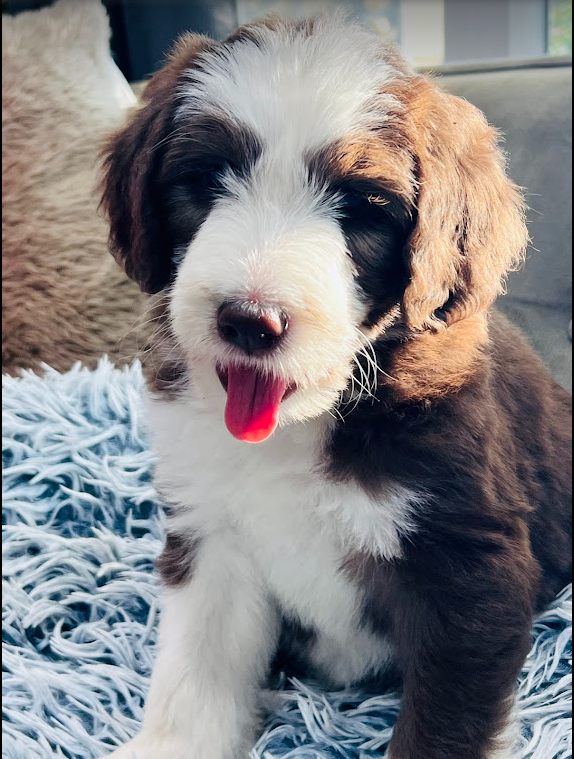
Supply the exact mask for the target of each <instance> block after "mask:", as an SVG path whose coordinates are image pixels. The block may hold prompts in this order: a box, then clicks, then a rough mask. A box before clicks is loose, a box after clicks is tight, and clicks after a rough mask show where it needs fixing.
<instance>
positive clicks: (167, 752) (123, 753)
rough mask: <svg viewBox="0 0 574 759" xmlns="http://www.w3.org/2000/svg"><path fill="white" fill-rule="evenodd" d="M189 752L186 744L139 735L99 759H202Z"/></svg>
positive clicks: (171, 739)
mask: <svg viewBox="0 0 574 759" xmlns="http://www.w3.org/2000/svg"><path fill="white" fill-rule="evenodd" d="M191 751H192V749H191V748H190V746H189V743H188V742H185V743H184V742H182V741H179V740H177V739H175V740H174V739H173V738H160V739H158V738H153V737H150V738H147V737H144V736H143V735H139V736H138V737H137V738H134V739H133V740H131V741H130V742H129V743H126V744H125V746H120V747H119V748H117V749H116V750H115V751H114V752H113V754H108V755H107V756H106V757H100V759H203V756H202V757H200V755H199V754H195V753H190V752H191Z"/></svg>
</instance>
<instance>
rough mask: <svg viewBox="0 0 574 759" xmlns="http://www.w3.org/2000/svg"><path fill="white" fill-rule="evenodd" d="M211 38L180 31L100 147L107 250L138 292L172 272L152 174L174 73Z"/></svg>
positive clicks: (174, 94) (166, 124) (172, 99)
mask: <svg viewBox="0 0 574 759" xmlns="http://www.w3.org/2000/svg"><path fill="white" fill-rule="evenodd" d="M213 44H214V42H213V40H210V39H208V38H207V37H203V36H200V35H195V34H188V35H185V36H183V37H182V38H181V39H180V40H179V41H178V43H177V44H176V46H175V48H174V50H173V52H172V53H171V55H170V56H169V58H168V60H167V61H166V64H165V66H164V67H163V68H162V69H161V70H160V71H158V72H157V73H156V74H155V75H154V76H153V77H152V78H151V79H150V81H149V83H148V85H147V86H146V88H145V90H144V92H143V95H142V102H141V105H140V107H139V108H137V109H136V110H135V111H134V112H133V113H132V115H131V117H130V119H129V121H128V123H127V125H126V126H125V127H124V128H122V129H121V130H119V131H118V132H116V133H115V134H113V135H112V136H111V137H110V138H109V140H108V142H107V144H106V146H105V148H104V151H103V178H102V184H101V189H102V206H103V208H104V210H105V211H106V213H107V216H108V219H109V222H110V238H109V246H110V251H111V253H112V255H113V256H114V258H115V259H116V260H117V261H118V263H120V264H121V265H122V266H123V267H124V268H125V270H126V273H127V275H128V276H129V277H130V278H131V279H133V280H135V281H136V282H137V283H138V284H139V285H140V287H141V288H142V290H143V291H144V292H148V293H156V292H159V291H160V290H161V289H163V288H164V287H165V286H166V285H167V284H168V283H169V282H170V280H171V278H172V275H173V262H172V251H171V245H170V240H169V237H168V235H167V234H166V230H165V228H164V220H163V213H162V202H161V198H160V197H159V193H158V190H157V176H158V171H159V168H160V166H161V163H162V160H163V156H164V153H165V144H166V140H167V138H168V137H169V134H170V132H171V130H172V127H173V118H174V114H175V110H176V108H177V102H178V101H177V99H178V86H179V84H180V77H181V75H182V74H183V72H184V71H185V70H186V69H188V68H191V67H192V66H193V65H194V61H195V59H196V58H197V56H198V55H199V54H200V53H201V52H203V51H204V50H206V49H208V48H209V47H210V46H212V45H213Z"/></svg>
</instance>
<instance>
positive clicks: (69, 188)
mask: <svg viewBox="0 0 574 759" xmlns="http://www.w3.org/2000/svg"><path fill="white" fill-rule="evenodd" d="M109 34H110V32H109V24H108V19H107V16H106V13H105V10H104V8H103V6H102V5H101V4H100V2H99V0H79V1H78V0H59V2H57V3H56V4H55V5H53V6H51V7H48V8H45V9H42V10H39V11H31V12H26V13H22V14H20V15H17V16H14V17H5V16H3V17H2V195H3V210H2V248H3V265H2V336H3V340H2V370H3V372H9V373H12V374H14V373H16V371H17V370H18V369H19V368H21V367H27V368H36V369H37V368H39V365H40V362H42V361H45V362H46V363H48V364H50V365H51V366H53V367H55V368H56V369H58V370H65V369H68V368H69V367H70V366H71V364H72V363H73V362H74V361H76V360H81V361H83V362H84V363H86V364H87V365H88V366H95V364H96V361H97V358H98V357H99V356H101V355H102V354H103V353H108V354H109V355H110V357H111V358H112V360H113V361H115V362H116V363H121V362H123V361H127V360H130V359H131V358H132V357H133V356H134V354H135V352H136V350H137V348H138V346H139V344H140V341H141V337H140V336H139V335H138V330H137V329H134V328H133V327H134V324H136V323H137V322H138V313H139V311H140V308H141V296H140V294H139V291H138V289H137V288H136V286H135V285H133V284H132V283H130V282H129V281H128V280H127V279H126V277H125V275H124V273H123V271H121V270H120V268H119V267H118V265H117V264H116V263H115V262H114V260H113V259H112V257H111V256H110V254H109V253H108V251H107V234H108V231H107V224H106V221H105V220H104V218H103V217H102V215H101V213H99V211H98V196H97V192H96V190H95V186H96V181H97V159H98V153H99V150H100V145H101V142H102V139H103V137H104V136H105V135H106V133H108V132H109V131H111V130H112V129H114V128H115V127H117V126H118V125H119V124H120V123H121V122H122V120H123V119H124V118H125V114H126V110H127V109H128V108H129V107H130V106H131V105H133V103H134V100H135V99H134V96H133V94H132V92H131V90H130V88H129V85H128V84H127V82H126V81H125V79H124V78H123V76H122V75H121V73H120V71H119V70H118V69H117V67H116V66H115V64H114V62H113V60H112V58H111V56H110V52H109Z"/></svg>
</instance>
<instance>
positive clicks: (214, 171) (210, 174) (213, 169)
mask: <svg viewBox="0 0 574 759" xmlns="http://www.w3.org/2000/svg"><path fill="white" fill-rule="evenodd" d="M228 168H229V165H228V164H220V165H218V166H210V167H209V168H205V169H201V170H200V171H195V172H193V173H192V174H191V175H190V176H189V179H188V181H189V182H190V184H193V185H195V186H196V187H197V188H198V189H200V190H218V189H220V188H221V186H222V180H223V177H224V175H225V173H226V171H227V169H228Z"/></svg>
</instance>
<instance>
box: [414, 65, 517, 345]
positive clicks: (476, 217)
mask: <svg viewBox="0 0 574 759" xmlns="http://www.w3.org/2000/svg"><path fill="white" fill-rule="evenodd" d="M407 108H408V110H409V114H410V118H411V119H412V121H411V123H410V128H411V130H412V131H411V140H412V146H413V148H414V159H415V163H416V165H417V168H418V176H417V180H418V200H417V209H416V210H417V215H416V225H415V228H414V230H413V232H412V234H411V236H410V238H409V240H408V242H407V251H406V256H407V260H408V264H409V267H410V275H411V278H410V283H409V285H408V286H407V288H406V291H405V293H404V299H403V312H404V316H405V318H406V321H407V323H408V324H409V326H411V327H413V328H414V329H419V330H420V329H423V328H425V327H434V328H441V327H444V323H445V319H446V324H451V323H453V322H455V321H458V320H460V319H463V318H465V317H466V316H470V315H471V314H474V313H477V312H480V311H483V310H485V309H486V308H488V307H489V306H490V305H491V303H492V302H493V301H494V299H495V298H496V297H497V295H499V294H500V293H501V292H502V291H503V289H504V280H505V275H506V274H507V273H508V271H510V270H511V269H513V268H516V267H517V266H518V265H519V264H520V262H521V261H522V258H523V256H524V252H525V249H526V244H527V242H528V232H527V229H526V224H525V214H524V209H525V206H524V200H523V197H522V194H521V193H520V191H519V189H518V188H517V187H516V186H515V185H514V184H513V183H512V182H511V181H510V180H509V179H508V177H507V176H506V174H505V168H506V166H505V158H504V155H503V153H502V151H501V150H500V148H499V147H498V139H499V135H498V133H497V132H496V130H494V129H493V128H492V127H490V126H489V125H488V124H487V122H486V119H485V118H484V116H483V114H482V113H481V112H480V111H479V110H478V109H476V108H475V107H474V106H472V105H470V103H468V102H466V101H465V100H462V99H460V98H457V97H454V96H453V95H450V94H448V93H446V92H444V91H442V90H440V89H439V88H438V87H436V86H435V85H434V84H433V83H432V82H431V81H430V80H427V79H425V78H420V79H419V80H418V81H417V83H416V85H415V95H414V98H413V100H412V101H411V102H410V103H409V104H408V106H407ZM437 310H440V311H439V313H441V311H442V314H441V316H439V315H438V314H437V313H436V312H437Z"/></svg>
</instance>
